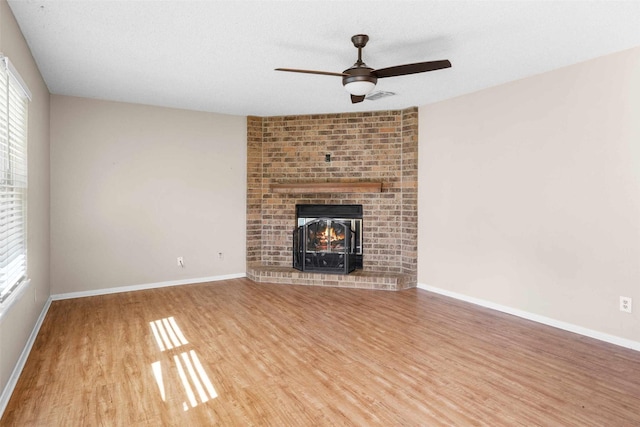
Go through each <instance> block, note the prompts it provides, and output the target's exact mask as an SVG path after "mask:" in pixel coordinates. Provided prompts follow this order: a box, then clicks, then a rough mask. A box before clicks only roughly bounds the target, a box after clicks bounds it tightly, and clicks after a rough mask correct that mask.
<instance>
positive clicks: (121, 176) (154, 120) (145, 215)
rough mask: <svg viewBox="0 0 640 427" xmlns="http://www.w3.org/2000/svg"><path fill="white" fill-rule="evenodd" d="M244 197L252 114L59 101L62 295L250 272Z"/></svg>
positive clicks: (56, 284) (54, 142)
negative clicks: (248, 120) (249, 116)
mask: <svg viewBox="0 0 640 427" xmlns="http://www.w3.org/2000/svg"><path fill="white" fill-rule="evenodd" d="M245 200H246V118H245V117H239V116H229V115H221V114H213V113H203V112H195V111H186V110H176V109H169V108H159V107H149V106H143V105H133V104H125V103H116V102H106V101H97V100H90V99H83V98H74V97H66V96H58V95H53V96H52V97H51V252H52V257H51V286H52V293H53V294H63V293H73V292H91V291H97V290H101V289H105V288H113V287H121V286H136V285H147V284H154V283H161V282H167V281H180V280H186V279H199V278H207V277H215V276H225V275H234V274H244V273H245V272H246V268H245V212H246V207H245V206H246V202H245ZM219 252H222V253H223V259H218V253H219ZM179 256H182V257H184V261H185V268H180V267H178V266H177V263H176V258H177V257H179Z"/></svg>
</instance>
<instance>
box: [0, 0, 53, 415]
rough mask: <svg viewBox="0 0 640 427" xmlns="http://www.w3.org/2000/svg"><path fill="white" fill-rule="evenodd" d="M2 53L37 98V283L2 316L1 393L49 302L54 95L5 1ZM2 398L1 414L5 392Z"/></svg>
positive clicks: (31, 252) (1, 0)
mask: <svg viewBox="0 0 640 427" xmlns="http://www.w3.org/2000/svg"><path fill="white" fill-rule="evenodd" d="M0 52H2V53H3V54H5V55H6V56H8V57H9V59H10V60H11V62H12V63H13V64H14V66H15V68H16V69H17V70H18V72H19V73H20V75H21V77H22V78H23V80H24V81H25V82H26V84H27V86H28V87H29V90H30V91H31V93H32V95H33V98H32V100H31V103H30V104H29V118H28V120H29V130H28V147H27V150H28V155H29V160H28V162H29V163H28V167H29V190H28V191H29V194H28V200H27V203H28V209H29V213H28V224H27V229H28V237H27V250H28V275H29V277H30V279H31V284H30V286H29V287H28V289H26V291H25V292H24V293H23V294H22V295H21V297H20V298H19V299H18V300H16V301H15V303H14V304H13V305H12V306H10V307H9V309H8V310H6V311H5V312H3V313H2V315H1V316H0V392H2V391H3V390H5V389H6V388H7V385H8V383H9V381H10V378H11V374H12V372H13V371H14V368H15V367H16V364H17V361H18V359H19V358H20V355H21V353H22V352H23V350H24V348H25V346H26V345H27V343H28V342H29V336H30V334H31V332H32V331H33V329H34V326H35V325H36V322H37V320H38V317H39V315H40V313H42V311H43V308H44V306H45V303H46V302H47V300H48V298H49V91H48V90H47V87H46V85H45V84H44V81H43V80H42V77H41V76H40V72H39V71H38V68H37V66H36V64H35V61H34V60H33V57H32V56H31V51H30V50H29V47H28V46H27V44H26V42H25V40H24V38H23V37H22V33H21V32H20V29H19V28H18V25H17V23H16V21H15V19H14V17H13V14H12V12H11V9H10V8H9V6H8V5H7V3H6V1H5V0H0ZM1 396H2V400H0V412H1V411H2V409H3V408H2V406H3V405H2V404H3V403H6V402H4V397H8V396H7V395H6V394H5V393H4V392H3V393H2V395H1Z"/></svg>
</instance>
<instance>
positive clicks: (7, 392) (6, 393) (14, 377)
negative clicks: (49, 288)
mask: <svg viewBox="0 0 640 427" xmlns="http://www.w3.org/2000/svg"><path fill="white" fill-rule="evenodd" d="M51 301H52V299H51V297H49V299H47V302H46V303H45V304H44V307H42V311H41V312H40V316H38V320H37V321H36V324H35V326H34V327H33V330H32V331H31V335H29V339H28V340H27V343H26V344H25V346H24V348H23V349H22V353H21V354H20V357H19V358H18V361H17V363H16V366H15V367H14V368H13V372H11V376H10V377H9V381H7V385H6V386H5V387H4V390H2V395H0V418H2V415H3V414H4V410H5V409H6V408H7V405H8V404H9V399H10V398H11V395H12V394H13V389H14V388H15V387H16V384H18V379H19V378H20V374H21V373H22V369H23V368H24V365H25V364H26V363H27V358H28V357H29V353H31V348H32V347H33V343H35V341H36V337H37V336H38V332H40V327H41V326H42V322H44V318H45V317H46V316H47V312H48V311H49V307H50V306H51Z"/></svg>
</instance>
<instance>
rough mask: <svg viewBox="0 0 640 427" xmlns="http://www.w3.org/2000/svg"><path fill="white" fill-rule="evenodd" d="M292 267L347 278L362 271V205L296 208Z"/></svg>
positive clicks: (303, 206) (302, 206)
mask: <svg viewBox="0 0 640 427" xmlns="http://www.w3.org/2000/svg"><path fill="white" fill-rule="evenodd" d="M296 218H297V225H298V227H297V228H296V229H295V230H294V232H293V267H294V268H296V269H298V270H301V271H318V272H323V273H337V274H348V273H350V272H352V271H353V270H355V269H356V268H362V205H296Z"/></svg>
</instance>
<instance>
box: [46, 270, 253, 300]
mask: <svg viewBox="0 0 640 427" xmlns="http://www.w3.org/2000/svg"><path fill="white" fill-rule="evenodd" d="M240 277H247V274H246V273H237V274H227V275H224V276H211V277H198V278H193V279H182V280H170V281H168V282H156V283H144V284H141V285H130V286H119V287H116V288H104V289H96V290H91V291H80V292H68V293H64V294H55V295H51V299H52V300H53V301H58V300H63V299H71V298H83V297H93V296H97V295H108V294H117V293H120V292H132V291H142V290H145V289H156V288H164V287H167V286H180V285H193V284H196V283H205V282H219V281H221V280H229V279H238V278H240Z"/></svg>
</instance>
